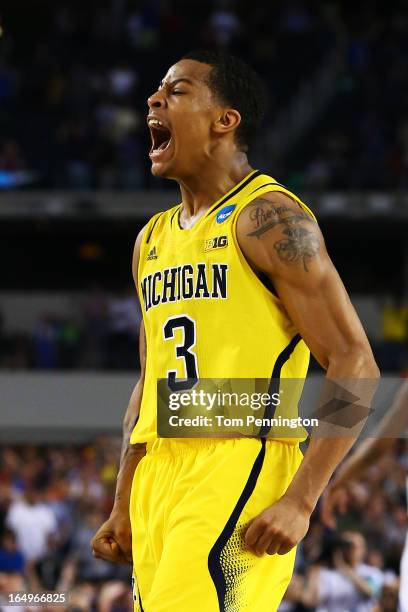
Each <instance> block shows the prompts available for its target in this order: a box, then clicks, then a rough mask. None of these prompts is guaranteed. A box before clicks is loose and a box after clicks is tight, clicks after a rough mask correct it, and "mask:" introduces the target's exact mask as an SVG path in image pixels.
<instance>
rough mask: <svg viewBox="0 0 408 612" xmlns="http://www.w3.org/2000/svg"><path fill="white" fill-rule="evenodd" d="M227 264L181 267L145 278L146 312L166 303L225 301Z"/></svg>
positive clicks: (201, 264) (199, 264)
mask: <svg viewBox="0 0 408 612" xmlns="http://www.w3.org/2000/svg"><path fill="white" fill-rule="evenodd" d="M227 274H228V264H225V263H212V264H211V266H210V265H208V264H205V263H197V264H195V265H192V264H184V265H183V266H176V267H172V268H165V269H164V270H157V271H156V272H154V273H152V274H148V275H147V276H145V277H144V278H143V279H142V281H141V289H142V295H143V301H144V305H145V309H146V311H148V310H149V309H150V308H152V307H153V306H158V304H163V303H165V302H177V301H179V300H189V299H208V298H210V299H225V298H226V297H227Z"/></svg>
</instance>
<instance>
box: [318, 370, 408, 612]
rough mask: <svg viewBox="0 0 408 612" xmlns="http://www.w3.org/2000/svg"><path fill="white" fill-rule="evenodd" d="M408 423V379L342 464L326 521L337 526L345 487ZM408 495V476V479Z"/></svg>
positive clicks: (404, 588)
mask: <svg viewBox="0 0 408 612" xmlns="http://www.w3.org/2000/svg"><path fill="white" fill-rule="evenodd" d="M407 427H408V381H406V382H404V383H403V384H402V385H401V387H400V389H399V390H398V392H397V394H396V396H395V399H394V402H393V405H392V407H391V409H390V410H389V411H388V413H387V414H386V416H385V417H384V418H383V419H382V421H381V423H380V424H379V425H378V427H377V429H376V431H375V432H374V433H373V434H372V437H370V438H367V439H366V440H364V442H362V443H361V444H360V445H359V446H358V448H357V449H356V450H355V452H353V454H352V455H351V456H350V457H349V458H348V459H347V460H346V461H345V462H344V463H343V464H342V466H341V468H340V469H339V471H338V473H337V474H336V476H335V478H334V479H333V481H332V483H331V484H330V486H329V488H328V489H327V490H326V492H325V495H324V497H323V503H322V518H323V521H324V522H325V524H326V525H327V526H328V527H330V528H331V529H334V528H335V527H336V519H335V510H342V511H343V512H344V511H345V510H346V508H345V504H344V495H343V491H342V489H343V490H344V489H347V486H348V485H349V483H350V481H352V480H355V479H358V478H361V477H362V476H363V475H364V473H365V472H366V471H367V470H368V469H369V468H370V467H371V466H372V465H373V463H374V462H375V461H376V460H377V459H379V458H380V457H381V455H383V454H385V453H388V452H390V451H392V449H393V446H394V440H395V438H397V437H399V436H401V434H404V432H405V433H406V430H407ZM407 497H408V480H407ZM399 610H400V611H401V612H405V611H406V610H408V534H407V537H406V539H405V547H404V552H403V554H402V558H401V571H400V589H399Z"/></svg>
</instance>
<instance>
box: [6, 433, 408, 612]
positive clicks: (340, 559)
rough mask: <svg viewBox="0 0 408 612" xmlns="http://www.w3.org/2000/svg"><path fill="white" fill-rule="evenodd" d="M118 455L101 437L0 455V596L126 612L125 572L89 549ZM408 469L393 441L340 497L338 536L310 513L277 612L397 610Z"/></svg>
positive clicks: (405, 454) (109, 498)
mask: <svg viewBox="0 0 408 612" xmlns="http://www.w3.org/2000/svg"><path fill="white" fill-rule="evenodd" d="M119 452H120V440H119V439H111V438H107V437H104V438H99V439H97V440H95V441H92V442H90V443H89V444H83V445H80V446H78V445H61V444H59V445H58V446H54V445H44V446H35V445H30V444H25V445H21V446H12V445H3V446H1V447H0V595H1V594H2V593H6V592H8V591H9V590H11V591H18V590H24V589H27V590H31V591H33V590H34V591H35V590H41V589H45V590H53V591H60V592H69V594H70V603H69V605H68V606H67V607H66V608H65V609H66V610H68V611H69V612H73V611H74V610H75V612H93V611H96V610H98V611H101V612H127V611H129V612H130V611H131V610H132V598H131V586H130V585H131V582H130V581H131V569H130V567H126V566H115V565H112V564H109V563H106V562H104V561H101V560H96V559H94V558H93V556H92V554H91V551H90V546H89V543H90V540H91V538H92V535H93V534H94V533H95V531H96V529H97V528H98V527H99V526H100V525H101V524H102V522H103V521H104V520H105V518H107V517H108V515H109V512H110V509H111V506H112V502H113V496H114V488H115V482H116V473H117V460H118V456H119ZM407 469H408V441H407V440H396V441H395V445H394V449H393V452H392V453H390V454H388V455H386V456H384V457H383V458H382V459H381V460H380V461H379V462H377V463H376V464H375V465H373V467H372V468H371V470H370V471H369V473H368V475H367V477H365V478H364V480H362V481H361V482H354V483H350V486H349V487H348V488H347V490H346V489H345V490H344V491H343V492H342V495H343V496H344V507H345V508H346V507H347V512H346V513H345V514H343V515H340V516H339V517H338V522H337V528H336V530H333V531H332V530H329V529H328V528H327V527H324V525H323V523H322V520H321V516H320V508H319V507H318V508H317V509H316V511H315V512H314V514H313V517H312V522H311V527H310V531H309V535H308V536H307V538H306V539H305V540H304V541H303V542H302V544H301V545H300V547H299V551H298V555H297V562H296V571H295V575H294V578H293V580H292V583H291V585H290V587H289V589H288V592H287V596H286V598H285V602H284V603H283V604H282V608H281V609H282V612H301V611H303V612H305V611H310V610H319V611H323V610H325V611H327V612H339V611H340V610H341V611H342V612H343V611H344V610H351V609H352V610H353V611H355V612H391V611H394V610H396V603H395V602H396V593H397V589H398V574H399V560H400V556H401V551H402V547H403V543H404V539H405V535H406V530H407V512H406V499H405V475H406V472H407ZM13 609H14V610H16V608H13ZM58 609H60V610H61V609H64V608H61V607H59V608H58ZM21 610H24V608H21Z"/></svg>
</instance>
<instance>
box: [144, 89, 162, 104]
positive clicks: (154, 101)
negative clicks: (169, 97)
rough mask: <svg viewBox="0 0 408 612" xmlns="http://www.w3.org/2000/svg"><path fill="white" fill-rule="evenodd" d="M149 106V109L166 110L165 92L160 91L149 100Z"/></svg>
mask: <svg viewBox="0 0 408 612" xmlns="http://www.w3.org/2000/svg"><path fill="white" fill-rule="evenodd" d="M147 105H148V107H149V108H164V107H165V105H166V99H165V96H164V92H163V91H162V90H160V89H158V90H157V91H156V92H155V93H154V94H152V95H151V96H150V97H149V98H148V99H147Z"/></svg>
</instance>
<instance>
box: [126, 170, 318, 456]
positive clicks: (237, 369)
mask: <svg viewBox="0 0 408 612" xmlns="http://www.w3.org/2000/svg"><path fill="white" fill-rule="evenodd" d="M270 191H279V192H283V193H286V194H287V195H289V196H290V197H291V198H292V199H294V200H296V201H297V202H298V204H299V205H300V206H301V207H302V208H303V209H304V210H305V211H306V212H307V213H308V214H310V215H311V216H312V217H313V213H312V212H311V211H310V209H309V208H308V207H307V206H306V205H305V204H304V203H303V202H302V201H301V200H299V198H298V197H297V196H295V195H294V194H293V193H291V192H290V191H288V190H287V189H286V188H285V187H283V186H282V185H281V184H279V183H277V182H276V180H275V179H273V178H272V177H270V176H268V175H265V174H262V173H261V172H259V171H253V172H251V173H250V174H249V175H248V176H246V177H245V178H244V179H243V180H242V181H241V182H240V183H239V184H237V185H236V186H235V187H234V188H233V189H231V190H230V191H229V192H228V193H227V194H226V195H224V196H223V197H222V198H221V199H220V200H218V201H217V202H215V203H214V204H213V205H212V206H211V207H210V208H209V209H208V210H207V212H206V213H205V214H204V215H203V216H202V217H201V218H200V219H199V221H198V222H197V223H196V224H195V225H194V226H193V227H192V228H190V229H181V227H180V224H179V213H180V208H181V205H177V206H175V207H173V208H171V209H169V210H167V211H164V212H162V213H158V214H157V215H155V216H154V217H152V219H151V220H150V221H149V223H148V225H147V227H146V230H145V232H144V236H143V240H142V244H141V247H140V262H139V270H138V284H139V296H140V302H141V308H142V313H143V321H144V327H145V333H146V344H147V357H146V374H145V382H144V389H143V397H142V403H141V409H140V415H139V419H138V421H137V423H136V426H135V428H134V430H133V433H132V436H131V443H144V442H146V443H148V445H150V444H152V443H153V442H154V440H155V439H156V437H157V420H156V417H157V380H158V379H163V378H167V379H168V380H169V381H170V382H172V383H173V384H175V385H176V388H177V381H181V383H180V382H179V385H181V386H179V387H178V390H179V389H182V388H183V387H182V384H183V383H182V380H183V379H187V378H188V379H189V380H190V381H191V380H192V379H202V378H212V379H223V378H225V379H227V378H228V379H230V378H236V379H239V378H251V379H252V378H257V379H260V378H263V379H271V377H274V378H278V379H279V378H297V379H303V378H305V376H306V373H307V368H308V364H309V350H308V348H307V346H306V345H305V343H304V342H303V340H302V338H301V337H300V335H299V334H298V332H297V330H296V329H295V328H294V326H293V324H292V322H291V320H290V319H289V318H288V316H287V314H286V311H285V308H284V307H283V305H282V303H281V301H280V300H279V298H278V297H277V296H276V295H274V293H273V292H272V291H271V290H269V289H268V288H267V287H266V286H265V284H264V283H263V282H262V280H261V279H260V278H259V277H258V276H257V274H256V273H255V272H254V271H253V270H252V268H251V267H250V265H249V264H248V262H247V261H246V259H245V257H244V255H243V253H242V251H241V249H240V247H239V244H238V241H237V236H236V222H237V218H238V215H239V213H240V212H241V210H242V209H243V208H244V207H245V206H246V205H247V204H248V203H249V202H251V201H252V200H254V199H255V198H257V197H260V196H262V195H263V194H265V193H267V192H270ZM297 441H298V440H295V442H297Z"/></svg>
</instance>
